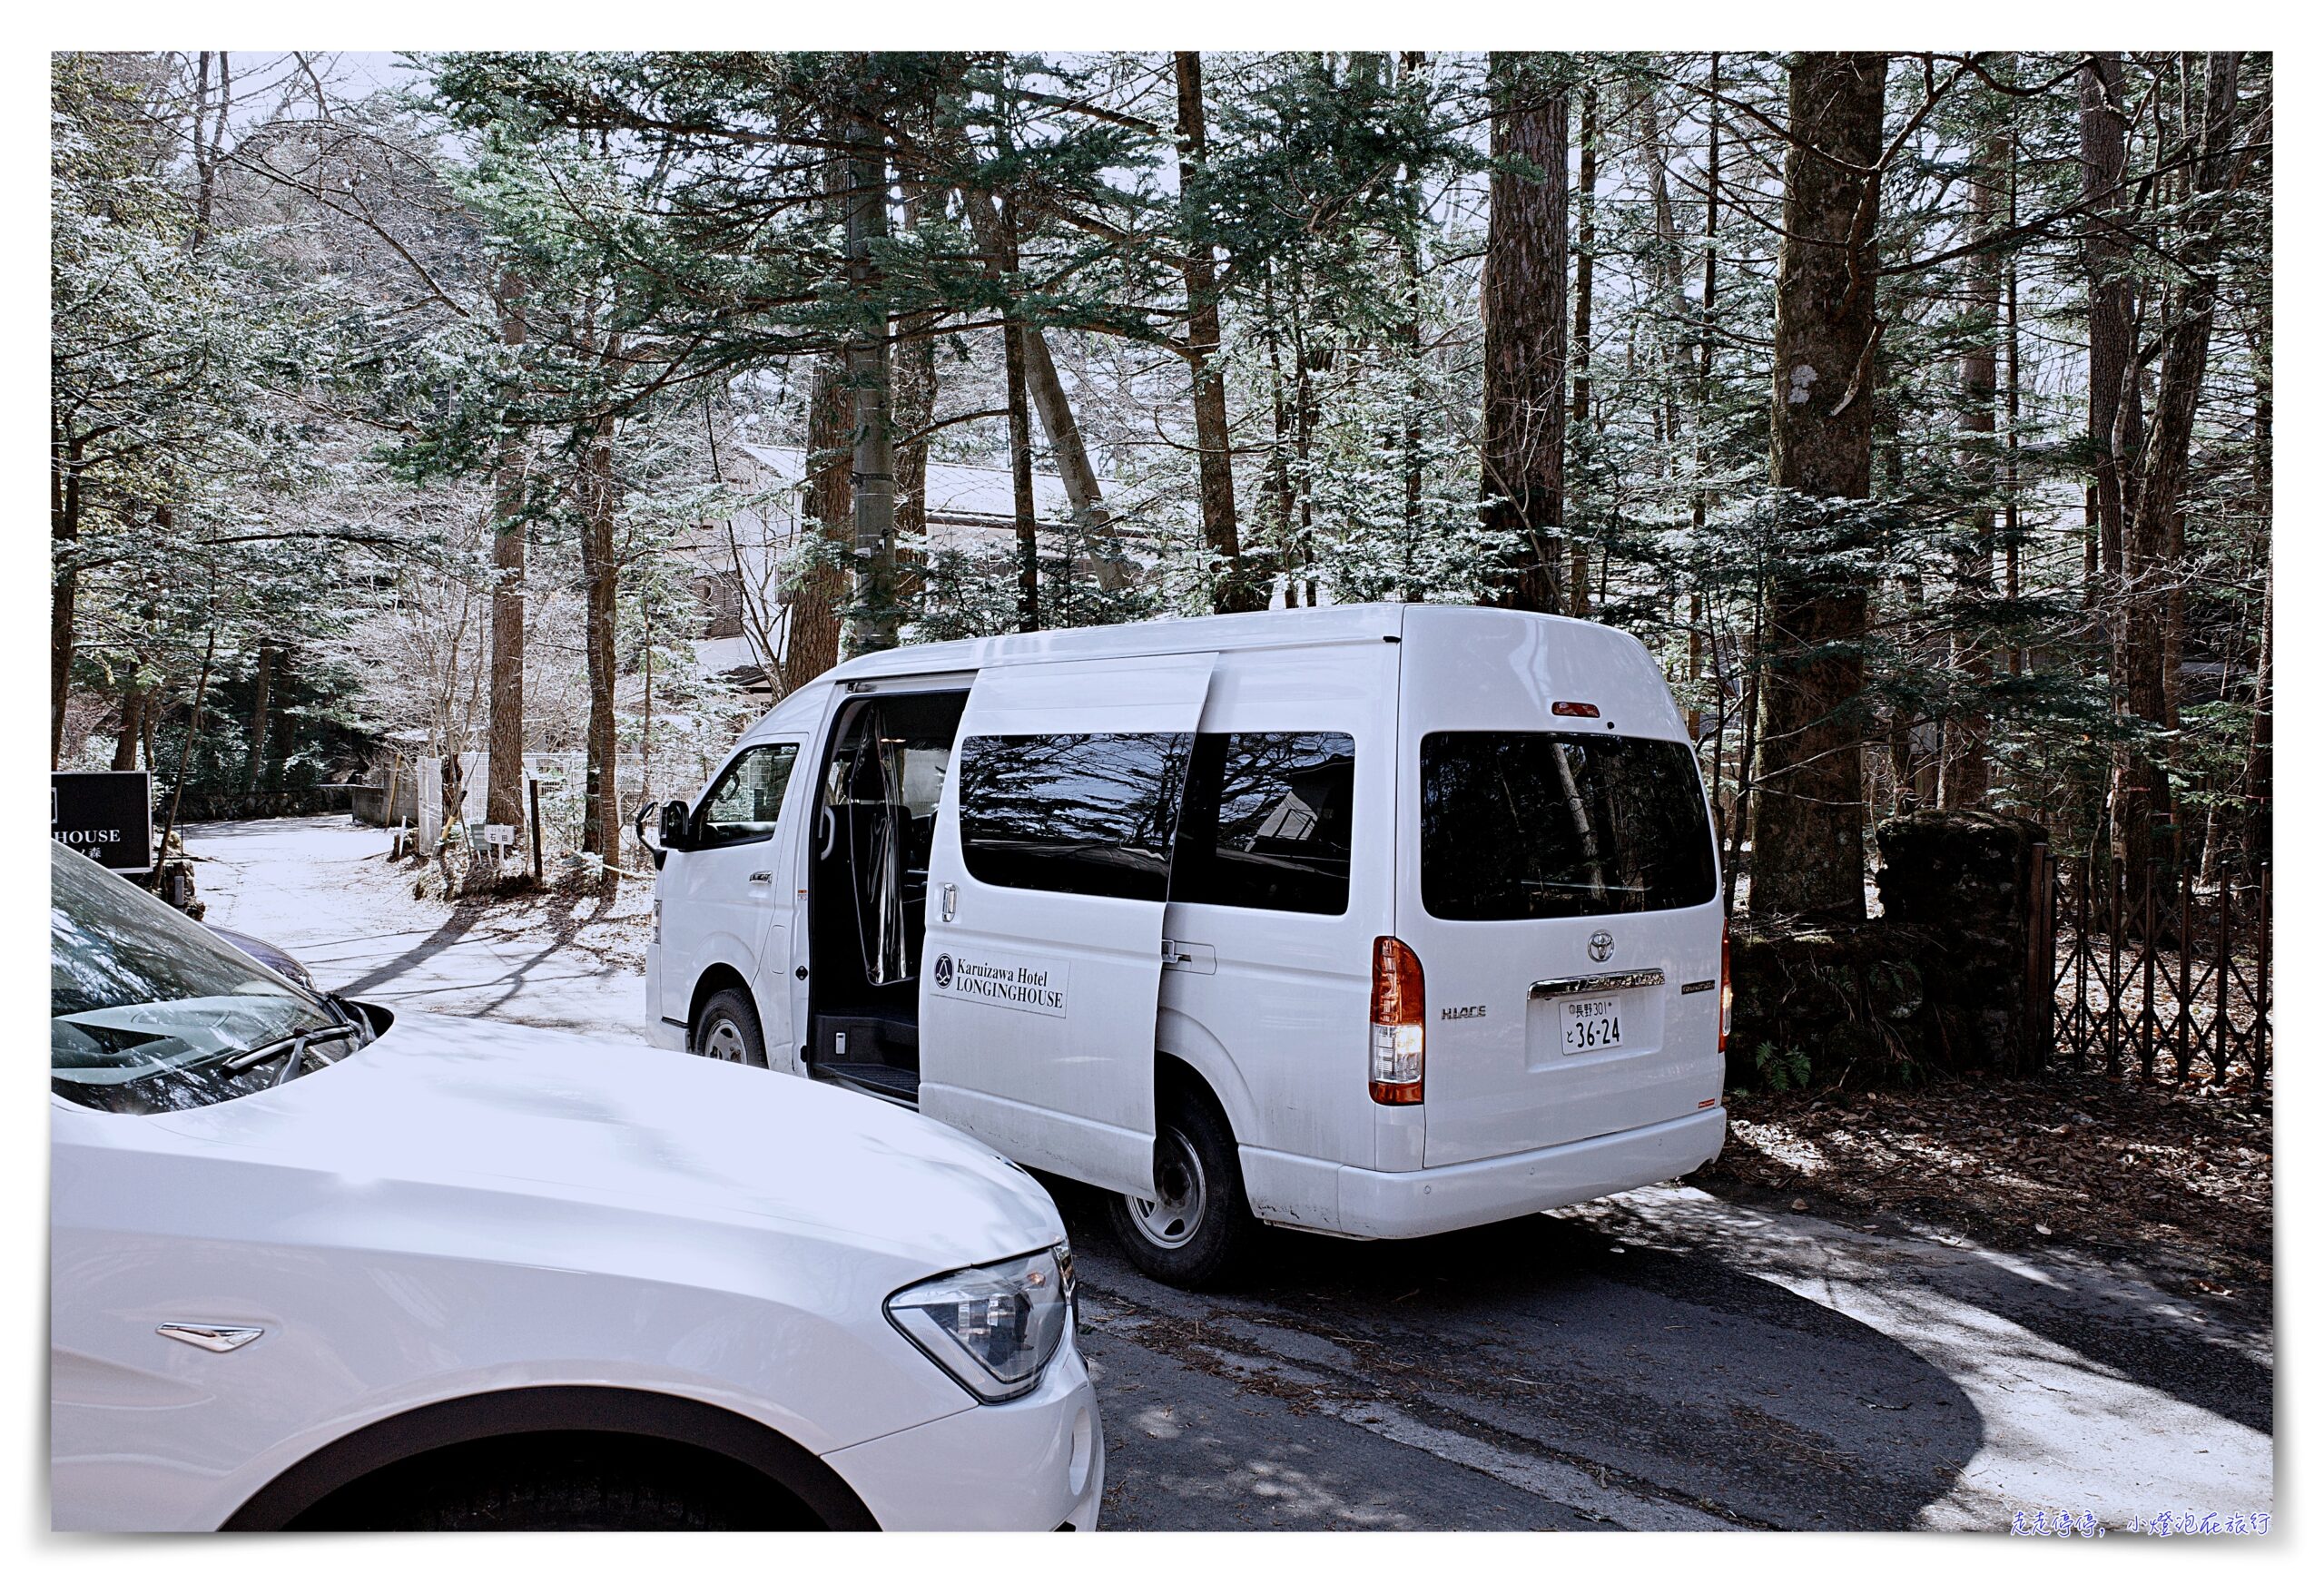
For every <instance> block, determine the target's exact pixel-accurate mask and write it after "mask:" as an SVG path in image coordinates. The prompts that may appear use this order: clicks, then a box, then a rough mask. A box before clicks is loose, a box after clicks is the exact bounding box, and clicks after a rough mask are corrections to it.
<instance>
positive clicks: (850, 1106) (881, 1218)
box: [152, 1012, 1065, 1272]
mask: <svg viewBox="0 0 2324 1583" xmlns="http://www.w3.org/2000/svg"><path fill="white" fill-rule="evenodd" d="M152 1119H153V1121H154V1122H155V1124H156V1125H158V1126H163V1127H165V1128H167V1129H168V1130H170V1131H172V1132H174V1133H177V1134H180V1135H182V1136H187V1137H190V1138H198V1139H201V1140H202V1141H203V1142H204V1143H206V1144H209V1145H215V1146H219V1147H223V1148H229V1149H234V1150H241V1151H247V1152H250V1153H251V1154H254V1155H265V1156H267V1157H269V1158H272V1159H275V1160H279V1161H281V1162H282V1163H285V1164H299V1165H310V1166H311V1167H313V1168H316V1169H320V1170H326V1171H329V1172H330V1173H331V1174H333V1175H336V1176H338V1177H340V1178H341V1179H346V1180H352V1181H356V1182H362V1181H371V1182H380V1183H386V1182H405V1183H423V1184H430V1185H446V1186H460V1185H469V1186H478V1187H485V1186H495V1187H500V1188H504V1189H506V1188H510V1187H516V1186H517V1185H537V1186H538V1187H540V1188H546V1189H548V1190H549V1192H548V1193H547V1194H546V1196H550V1197H556V1198H562V1199H566V1200H569V1201H571V1202H572V1204H574V1206H575V1209H576V1213H584V1214H586V1212H587V1210H588V1206H589V1205H590V1204H607V1205H619V1206H621V1207H623V1208H625V1209H644V1210H648V1211H652V1212H655V1213H660V1214H675V1215H681V1216H684V1217H686V1218H692V1219H700V1220H721V1221H730V1222H731V1221H760V1222H766V1221H775V1222H781V1223H784V1224H789V1225H792V1226H798V1227H803V1228H814V1229H816V1230H819V1231H821V1232H823V1233H826V1234H831V1235H832V1237H833V1238H834V1239H835V1240H840V1241H843V1242H845V1243H847V1244H851V1245H854V1246H859V1247H864V1248H872V1247H880V1248H884V1249H886V1250H888V1251H890V1252H892V1253H894V1254H898V1255H900V1256H902V1257H904V1258H906V1259H908V1260H911V1261H912V1262H915V1263H925V1264H926V1265H927V1266H928V1268H929V1269H930V1270H931V1272H932V1271H935V1270H941V1269H951V1268H958V1267H959V1266H960V1265H963V1264H968V1263H980V1262H983V1261H985V1260H988V1259H995V1258H1002V1257H1006V1256H1008V1255H1009V1254H1019V1253H1026V1252H1029V1251H1031V1250H1033V1249H1035V1248H1039V1247H1045V1246H1048V1245H1049V1244H1053V1243H1055V1242H1058V1241H1059V1240H1061V1239H1062V1238H1063V1236H1064V1234H1065V1233H1064V1227H1063V1225H1062V1224H1061V1223H1060V1222H1059V1218H1058V1214H1057V1208H1056V1206H1055V1205H1054V1204H1051V1203H1050V1202H1049V1195H1048V1194H1047V1193H1046V1192H1044V1191H1043V1190H1042V1188H1041V1187H1040V1185H1039V1184H1038V1183H1037V1182H1035V1181H1034V1180H1033V1179H1032V1177H1030V1176H1029V1175H1026V1174H1025V1173H1024V1172H1023V1171H1021V1170H1019V1169H1018V1168H1017V1167H1016V1166H1015V1165H1011V1164H1009V1162H1008V1161H1007V1160H1004V1159H1002V1158H1001V1157H1000V1155H996V1154H995V1153H993V1151H992V1150H991V1149H990V1148H989V1147H987V1146H986V1145H982V1144H980V1143H978V1142H976V1141H975V1140H974V1139H972V1138H970V1137H969V1136H966V1135H965V1134H962V1133H960V1132H957V1131H955V1130H953V1129H952V1128H950V1127H949V1126H941V1125H940V1124H939V1123H936V1122H932V1121H928V1120H925V1119H923V1118H922V1117H921V1116H915V1115H913V1114H911V1112H909V1111H906V1110H901V1109H899V1108H898V1107H896V1106H891V1105H885V1104H881V1102H879V1101H878V1100H873V1099H867V1098H863V1097H862V1096H858V1095H853V1094H848V1093H845V1092H842V1091H841V1090H839V1089H835V1088H832V1087H830V1086H826V1085H823V1084H820V1083H812V1082H809V1081H806V1080H804V1079H802V1078H798V1077H790V1076H787V1075H783V1074H779V1073H771V1072H766V1071H762V1070H758V1069H755V1068H752V1067H740V1066H734V1065H731V1064H728V1063H725V1062H721V1061H713V1060H706V1059H704V1058H703V1057H699V1056H688V1055H678V1054H673V1053H671V1052H668V1051H663V1050H655V1049H649V1048H646V1047H642V1046H635V1047H634V1046H623V1045H615V1044H611V1043H604V1042H600V1041H597V1040H593V1039H589V1038H585V1037H577V1036H575V1035H571V1034H562V1033H553V1032H548V1031H546V1030H543V1029H538V1028H529V1027H518V1026H516V1025H514V1024H509V1023H501V1022H490V1021H484V1020H471V1019H466V1018H449V1017H439V1016H434V1015H429V1014H426V1013H418V1012H404V1013H399V1014H398V1015H397V1017H396V1019H395V1023H394V1026H393V1027H390V1028H389V1030H388V1031H387V1032H386V1033H385V1034H383V1035H382V1036H381V1037H379V1040H378V1041H377V1042H376V1043H374V1044H372V1045H371V1046H369V1047H367V1048H365V1049H363V1050H361V1051H359V1052H358V1053H357V1054H355V1055H353V1056H351V1057H349V1058H348V1059H346V1060H344V1061H341V1062H340V1063H339V1064H338V1065H337V1066H334V1067H329V1068H327V1069H325V1070H323V1071H320V1072H316V1073H313V1074H310V1076H307V1077H300V1078H297V1079H294V1080H293V1081H291V1082H289V1083H286V1084H284V1085H283V1086H281V1087H280V1088H277V1089H273V1090H271V1091H270V1092H268V1093H265V1094H260V1095H253V1096H249V1097H247V1098H242V1099H234V1100H229V1101H227V1102H225V1103H223V1104H219V1105H212V1106H205V1107H203V1108H202V1109H198V1110H189V1111H180V1112H174V1113H171V1114H169V1115H166V1116H155V1117H153V1118H152Z"/></svg>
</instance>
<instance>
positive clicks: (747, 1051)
mask: <svg viewBox="0 0 2324 1583" xmlns="http://www.w3.org/2000/svg"><path fill="white" fill-rule="evenodd" d="M694 1054H695V1055H697V1056H708V1057H710V1058H711V1059H712V1060H714V1061H733V1062H735V1063H736V1064H737V1065H740V1066H744V1067H763V1066H765V1065H766V1039H765V1037H763V1035H761V1034H760V1032H759V1014H758V1012H757V1011H756V1010H754V1009H753V1008H752V1006H751V998H750V997H749V996H747V995H745V994H743V992H742V991H741V990H740V989H721V990H720V991H719V992H718V993H717V994H715V995H714V996H712V997H711V998H709V999H708V1000H707V1001H705V1002H704V1004H703V1008H702V1015H701V1016H700V1017H698V1018H695V1019H694Z"/></svg>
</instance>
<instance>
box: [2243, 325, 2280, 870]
mask: <svg viewBox="0 0 2324 1583" xmlns="http://www.w3.org/2000/svg"><path fill="white" fill-rule="evenodd" d="M2257 339H2258V340H2259V345H2258V347H2257V348H2256V349H2254V355H2253V358H2252V364H2253V371H2254V373H2255V375H2256V376H2257V378H2256V381H2255V382H2256V383H2257V385H2258V387H2259V390H2258V396H2257V399H2256V400H2255V401H2254V403H2253V406H2252V413H2251V493H2252V498H2253V501H2254V503H2255V505H2256V508H2257V512H2258V515H2259V518H2260V521H2261V522H2262V523H2263V524H2268V525H2270V526H2272V525H2273V523H2274V520H2275V506H2274V501H2275V492H2276V394H2275V392H2276V384H2275V349H2274V346H2273V344H2272V337H2271V335H2270V332H2269V331H2267V330H2265V329H2263V330H2262V331H2261V332H2260V336H2259V337H2258V338H2257ZM2260 567H2261V571H2260V578H2261V582H2260V658H2259V664H2258V666H2257V667H2256V669H2255V671H2254V674H2253V675H2252V678H2251V703H2252V712H2251V743H2250V750H2249V751H2248V752H2246V753H2245V755H2244V762H2243V817H2242V819H2241V820H2240V821H2239V826H2240V831H2241V836H2242V846H2243V855H2244V858H2245V868H2246V870H2248V871H2250V872H2256V871H2257V870H2256V868H2255V867H2254V865H2256V864H2257V863H2260V862H2265V861H2266V860H2268V858H2269V856H2270V840H2269V836H2270V827H2269V810H2270V808H2271V807H2272V806H2273V804H2274V797H2273V792H2274V782H2275V736H2276V667H2275V658H2276V563H2275V557H2274V556H2272V555H2270V554H2269V553H2268V546H2267V541H2266V540H2265V539H2263V540H2262V541H2261V545H2260Z"/></svg>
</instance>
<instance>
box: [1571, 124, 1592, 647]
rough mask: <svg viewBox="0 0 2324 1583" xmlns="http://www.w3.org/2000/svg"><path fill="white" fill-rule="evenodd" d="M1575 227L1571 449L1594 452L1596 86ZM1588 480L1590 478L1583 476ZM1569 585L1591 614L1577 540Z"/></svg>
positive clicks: (1578, 609) (1584, 134)
mask: <svg viewBox="0 0 2324 1583" xmlns="http://www.w3.org/2000/svg"><path fill="white" fill-rule="evenodd" d="M1574 211H1575V218H1576V219H1577V220H1578V221H1580V224H1579V226H1578V227H1577V231H1578V234H1577V235H1576V237H1575V239H1574V240H1575V246H1574V250H1573V433H1574V447H1573V448H1574V449H1575V450H1576V451H1577V452H1579V453H1581V454H1583V455H1588V454H1590V453H1592V452H1593V451H1594V450H1595V448H1596V447H1595V446H1594V444H1593V443H1592V442H1593V441H1594V439H1595V438H1596V437H1595V436H1593V435H1592V434H1591V433H1590V295H1591V289H1592V286H1593V284H1594V280H1593V277H1594V276H1595V274H1596V271H1597V263H1598V84H1597V83H1596V82H1595V81H1592V82H1590V83H1589V84H1585V85H1584V86H1583V88H1582V90H1581V185H1580V187H1579V188H1578V190H1577V191H1576V192H1575V195H1574ZM1585 477H1586V475H1585ZM1572 556H1573V565H1572V568H1571V573H1570V575H1568V577H1567V582H1568V584H1569V585H1570V586H1569V588H1568V590H1567V595H1568V605H1567V608H1568V609H1569V610H1571V612H1572V614H1574V615H1589V614H1590V546H1589V545H1588V544H1587V543H1586V542H1584V541H1582V540H1580V539H1576V540H1575V541H1574V542H1573V546H1572Z"/></svg>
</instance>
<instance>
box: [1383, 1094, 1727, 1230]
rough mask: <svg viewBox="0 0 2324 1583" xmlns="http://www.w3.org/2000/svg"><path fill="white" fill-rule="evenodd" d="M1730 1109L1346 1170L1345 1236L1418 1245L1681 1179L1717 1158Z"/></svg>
mask: <svg viewBox="0 0 2324 1583" xmlns="http://www.w3.org/2000/svg"><path fill="white" fill-rule="evenodd" d="M1726 1141H1727V1108H1726V1106H1716V1107H1714V1108H1712V1109H1709V1110H1704V1111H1698V1112H1697V1113H1696V1114H1694V1115H1692V1116H1679V1118H1678V1119H1676V1120H1675V1121H1662V1122H1657V1123H1655V1124H1654V1125H1653V1126H1640V1127H1633V1128H1632V1129H1631V1130H1630V1131H1628V1132H1617V1133H1608V1134H1607V1135H1606V1136H1603V1137H1594V1138H1582V1139H1580V1140H1579V1141H1577V1142H1574V1143H1570V1144H1559V1145H1556V1146H1554V1147H1552V1148H1546V1149H1533V1150H1530V1151H1528V1152H1527V1153H1525V1154H1521V1155H1500V1156H1498V1157H1497V1158H1493V1159H1490V1160H1471V1161H1468V1162H1467V1163H1465V1164H1462V1165H1440V1166H1438V1167H1436V1168H1435V1169H1434V1170H1427V1171H1367V1170H1364V1169H1361V1168H1360V1167H1358V1166H1354V1165H1343V1166H1341V1167H1340V1169H1339V1198H1340V1224H1339V1230H1340V1231H1341V1233H1342V1234H1344V1235H1347V1236H1358V1237H1415V1236H1432V1235H1433V1234H1436V1233H1438V1232H1445V1231H1458V1230H1460V1229H1461V1228H1462V1227H1463V1226H1471V1225H1486V1224H1491V1223H1492V1222H1494V1221H1497V1220H1513V1219H1515V1218H1516V1217H1517V1216H1519V1215H1521V1214H1534V1213H1536V1212H1538V1211H1540V1210H1544V1209H1557V1208H1560V1207H1561V1206H1563V1205H1565V1204H1586V1203H1588V1202H1589V1201H1590V1199H1592V1198H1602V1197H1604V1196H1605V1195H1607V1194H1609V1193H1623V1192H1627V1191H1629V1190H1630V1188H1632V1187H1644V1186H1646V1185H1649V1184H1650V1183H1655V1182H1667V1181H1669V1179H1670V1178H1671V1177H1673V1176H1682V1175H1686V1174H1687V1173H1688V1172H1689V1171H1691V1170H1693V1169H1694V1168H1695V1167H1696V1166H1698V1165H1704V1164H1706V1163H1708V1162H1709V1161H1710V1160H1713V1159H1715V1158H1717V1157H1718V1151H1719V1148H1720V1147H1721V1145H1724V1144H1725V1143H1726Z"/></svg>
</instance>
